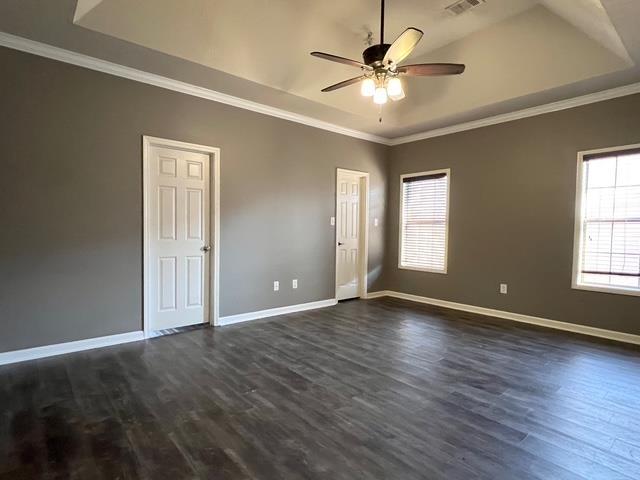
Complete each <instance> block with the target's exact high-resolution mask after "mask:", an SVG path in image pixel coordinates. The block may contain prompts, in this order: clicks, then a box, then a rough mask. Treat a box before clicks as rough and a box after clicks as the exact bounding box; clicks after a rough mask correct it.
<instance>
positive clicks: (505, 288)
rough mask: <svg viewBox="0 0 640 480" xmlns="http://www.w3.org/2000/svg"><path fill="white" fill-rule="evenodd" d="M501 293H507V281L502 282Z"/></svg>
mask: <svg viewBox="0 0 640 480" xmlns="http://www.w3.org/2000/svg"><path fill="white" fill-rule="evenodd" d="M500 293H501V294H503V295H506V294H507V284H506V283H501V284H500Z"/></svg>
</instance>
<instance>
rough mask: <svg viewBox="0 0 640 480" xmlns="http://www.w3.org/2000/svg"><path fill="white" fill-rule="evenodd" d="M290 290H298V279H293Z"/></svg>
mask: <svg viewBox="0 0 640 480" xmlns="http://www.w3.org/2000/svg"><path fill="white" fill-rule="evenodd" d="M291 288H298V279H297V278H294V279H293V280H292V281H291Z"/></svg>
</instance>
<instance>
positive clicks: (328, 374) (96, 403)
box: [0, 299, 640, 480]
mask: <svg viewBox="0 0 640 480" xmlns="http://www.w3.org/2000/svg"><path fill="white" fill-rule="evenodd" d="M0 414H1V417H0V478H2V479H5V478H6V479H34V478H46V479H50V478H51V479H53V478H64V479H128V478H131V479H138V478H141V479H164V478H167V479H192V478H207V479H296V480H297V479H300V480H302V479H331V480H340V479H344V480H355V479H402V480H411V479H436V480H437V479H447V480H457V479H465V480H468V479H518V480H523V479H545V480H547V479H553V480H556V479H558V480H563V479H582V480H585V479H588V480H595V479H607V480H611V479H619V480H629V479H640V350H638V349H636V348H633V347H628V346H623V345H618V344H614V343H606V342H602V341H597V340H592V339H589V338H587V337H580V336H577V335H570V334H565V333H562V332H556V331H551V330H544V329H539V328H535V327H527V326H523V325H518V324H513V323H508V322H503V321H500V320H496V319H490V318H487V317H481V316H476V315H472V314H466V313H461V312H454V311H450V310H444V309H438V308H435V307H429V306H425V305H416V304H412V303H409V302H405V301H401V300H396V299H377V300H369V301H351V302H345V303H341V304H339V305H337V306H335V307H330V308H325V309H322V310H316V311H309V312H304V313H299V314H291V315H286V316H281V317H275V318H273V319H268V320H262V321H257V322H250V323H247V324H241V325H235V326H229V327H223V328H218V329H212V328H202V329H198V330H189V331H187V332H184V333H179V334H176V335H167V336H162V337H158V338H155V339H152V340H148V341H146V342H138V343H133V344H127V345H121V346H117V347H112V348H106V349H101V350H93V351H88V352H81V353H76V354H70V355H66V356H63V357H57V358H50V359H44V360H39V361H33V362H28V363H22V364H15V365H8V366H4V367H1V368H0Z"/></svg>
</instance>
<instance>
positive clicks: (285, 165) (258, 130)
mask: <svg viewBox="0 0 640 480" xmlns="http://www.w3.org/2000/svg"><path fill="white" fill-rule="evenodd" d="M0 65H2V67H3V69H2V70H3V75H2V76H0V104H1V105H2V111H3V115H2V116H0V129H1V131H2V132H3V134H2V136H0V152H1V154H2V164H1V165H2V169H1V174H0V225H2V230H1V232H2V236H1V237H0V352H2V351H9V350H15V349H20V348H28V347H34V346H39V345H46V344H54V343H59V342H66V341H72V340H78V339H83V338H90V337H97V336H102V335H111V334H116V333H124V332H129V331H136V330H140V329H141V327H142V215H141V209H142V207H141V203H142V201H141V199H142V171H141V170H142V167H141V155H142V152H141V136H142V135H152V136H157V137H164V138H171V139H176V140H182V141H185V142H193V143H200V144H206V145H211V146H217V147H220V148H221V150H222V162H221V163H222V172H221V290H220V295H221V300H220V303H221V305H220V309H221V315H232V314H235V313H242V312H251V311H255V310H262V309H267V308H272V307H278V306H284V305H291V304H299V303H305V302H310V301H315V300H323V299H327V298H333V296H334V275H335V271H334V270H335V267H334V230H333V228H332V227H330V226H329V217H330V216H332V215H334V214H335V170H336V168H337V167H344V168H351V169H357V170H363V171H368V172H370V174H371V199H370V207H371V210H370V217H371V218H370V225H371V229H370V232H369V235H370V236H369V255H370V256H369V275H370V277H369V290H370V291H376V290H383V289H390V290H399V291H403V292H407V293H413V294H417V295H424V296H429V297H435V298H440V299H445V300H451V301H456V302H462V303H467V304H472V305H478V306H484V307H490V308H497V309H501V310H507V311H512V312H517V313H524V314H529V315H537V316H541V317H546V318H551V319H556V320H562V321H568V322H574V323H578V324H584V325H591V326H596V327H601V328H606V329H611V330H619V331H623V332H629V333H636V334H639V333H640V321H639V320H640V298H638V297H628V296H621V295H612V294H603V293H595V292H586V291H577V290H572V289H571V288H570V284H571V262H572V248H573V219H574V198H575V173H576V171H575V170H576V152H577V151H579V150H586V149H593V148H600V147H608V146H615V145H624V144H629V143H638V142H640V95H638V96H633V97H625V98H621V99H617V100H611V101H608V102H602V103H598V104H593V105H589V106H585V107H581V108H577V109H573V110H567V111H563V112H557V113H554V114H549V115H544V116H539V117H533V118H530V119H525V120H520V121H516V122H511V123H507V124H502V125H496V126H492V127H486V128H483V129H477V130H473V131H469V132H462V133H459V134H455V135H449V136H446V137H439V138H434V139H430V140H425V141H422V142H416V143H413V144H407V145H400V146H397V147H393V148H387V147H384V146H381V145H376V144H373V143H370V142H365V141H360V140H357V139H353V138H349V137H345V136H341V135H337V134H332V133H329V132H326V131H322V130H318V129H314V128H311V127H306V126H303V125H299V124H295V123H291V122H286V121H284V120H280V119H276V118H272V117H268V116H264V115H259V114H256V113H252V112H248V111H245V110H241V109H237V108H233V107H229V106H225V105H221V104H217V103H213V102H209V101H206V100H202V99H197V98H194V97H189V96H186V95H182V94H179V93H175V92H170V91H166V90H162V89H159V88H155V87H151V86H148V85H144V84H140V83H136V82H132V81H128V80H125V79H121V78H117V77H112V76H109V75H105V74H101V73H97V72H92V71H89V70H85V69H81V68H78V67H74V66H70V65H66V64H62V63H57V62H54V61H51V60H46V59H43V58H39V57H35V56H31V55H28V54H25V53H19V52H16V51H12V50H8V49H1V48H0ZM445 167H448V168H451V169H452V182H451V224H450V257H449V273H448V274H447V275H437V274H428V273H421V272H411V271H405V270H398V269H397V242H398V231H397V227H398V184H399V176H400V175H401V174H402V173H410V172H417V171H423V170H430V169H436V168H445ZM385 205H386V209H385ZM375 217H377V218H379V219H380V220H381V221H380V224H379V227H373V221H372V219H373V218H375ZM383 220H386V221H383ZM385 226H388V227H387V228H385ZM385 240H386V241H385ZM385 252H386V253H385ZM383 266H384V268H383ZM292 278H298V279H299V282H300V287H299V289H298V290H295V291H294V290H292V289H291V288H290V284H291V283H290V282H291V279H292ZM275 279H277V280H280V281H281V291H280V292H278V293H274V292H273V291H272V281H273V280H275ZM500 282H507V283H508V284H509V295H507V296H503V295H499V294H498V293H497V290H498V283H500Z"/></svg>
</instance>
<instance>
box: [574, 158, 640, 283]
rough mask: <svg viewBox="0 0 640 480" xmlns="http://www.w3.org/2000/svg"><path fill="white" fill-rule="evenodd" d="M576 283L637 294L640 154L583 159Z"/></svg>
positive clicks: (639, 232)
mask: <svg viewBox="0 0 640 480" xmlns="http://www.w3.org/2000/svg"><path fill="white" fill-rule="evenodd" d="M582 168H583V181H582V202H583V204H582V239H581V246H580V248H581V251H580V258H581V265H580V270H579V272H578V276H579V278H578V283H579V284H584V285H595V286H607V287H619V288H625V289H635V290H640V150H627V151H623V152H617V153H616V152H609V153H606V154H598V155H591V156H585V157H584V162H583V166H582Z"/></svg>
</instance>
